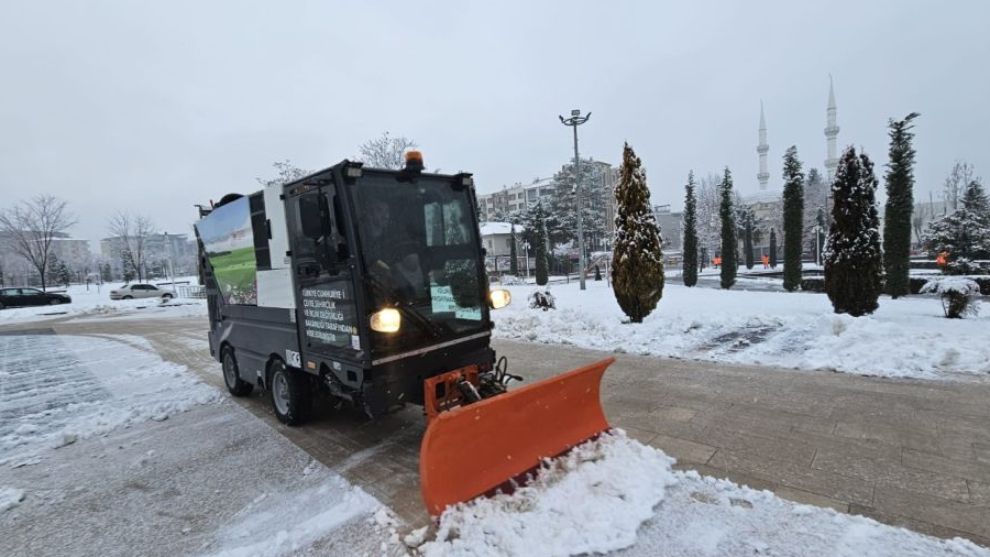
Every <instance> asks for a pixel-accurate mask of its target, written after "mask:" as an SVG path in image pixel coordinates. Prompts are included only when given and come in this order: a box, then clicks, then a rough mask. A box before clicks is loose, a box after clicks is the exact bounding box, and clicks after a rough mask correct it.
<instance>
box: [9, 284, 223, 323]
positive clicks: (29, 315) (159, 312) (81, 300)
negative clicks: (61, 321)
mask: <svg viewBox="0 0 990 557" xmlns="http://www.w3.org/2000/svg"><path fill="white" fill-rule="evenodd" d="M177 280H179V279H177ZM119 286H120V284H118V283H113V284H111V283H107V284H104V285H102V286H99V287H98V286H97V285H95V284H91V285H89V288H87V287H86V286H85V285H81V284H74V285H71V286H69V288H68V289H66V290H65V291H66V293H67V294H68V295H69V296H70V297H71V298H72V302H71V303H68V304H60V305H55V306H34V307H22V308H5V309H2V310H0V325H3V324H8V323H24V322H31V321H41V320H45V319H56V318H90V317H95V318H108V317H113V318H121V317H125V318H126V317H137V318H142V317H145V316H162V317H196V316H200V315H206V300H202V299H188V298H176V299H174V300H171V301H169V302H167V303H162V301H161V300H159V299H158V298H144V299H139V300H111V299H110V290H112V289H114V288H117V287H119ZM165 288H168V287H167V286H165ZM52 290H55V289H52ZM58 290H61V289H58Z"/></svg>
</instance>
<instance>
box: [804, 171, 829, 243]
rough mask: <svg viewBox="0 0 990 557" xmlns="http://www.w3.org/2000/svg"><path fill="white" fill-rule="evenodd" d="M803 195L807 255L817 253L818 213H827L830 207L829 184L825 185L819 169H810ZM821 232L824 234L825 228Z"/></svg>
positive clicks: (805, 180)
mask: <svg viewBox="0 0 990 557" xmlns="http://www.w3.org/2000/svg"><path fill="white" fill-rule="evenodd" d="M803 193H804V195H803V196H802V198H803V199H804V203H803V204H802V205H803V208H804V210H803V211H802V213H801V214H802V217H803V218H802V220H803V221H804V226H803V230H804V232H803V234H804V239H803V242H804V251H805V252H806V253H815V242H816V241H819V234H820V233H819V232H816V231H815V227H816V226H819V222H818V211H823V212H824V211H825V207H826V206H827V205H828V203H826V201H827V198H828V193H829V192H828V184H826V183H825V179H824V178H823V177H822V174H821V172H819V171H818V169H817V168H810V169H808V173H807V175H806V176H805V179H804V192H803ZM821 230H822V232H824V230H825V229H824V227H823V228H821ZM819 247H820V246H819Z"/></svg>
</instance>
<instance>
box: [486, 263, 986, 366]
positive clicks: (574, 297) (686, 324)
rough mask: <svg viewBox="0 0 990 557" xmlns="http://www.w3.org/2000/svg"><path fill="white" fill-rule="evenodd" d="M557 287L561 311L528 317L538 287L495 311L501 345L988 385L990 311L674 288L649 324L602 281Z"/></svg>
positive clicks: (918, 299) (917, 302)
mask: <svg viewBox="0 0 990 557" xmlns="http://www.w3.org/2000/svg"><path fill="white" fill-rule="evenodd" d="M587 285H588V290H586V291H584V292H581V291H580V290H579V289H578V285H577V284H576V283H572V284H558V285H551V286H550V292H551V293H553V295H554V296H555V297H556V299H557V309H556V310H551V311H546V312H544V311H539V310H534V309H530V308H529V307H528V304H527V297H528V295H529V293H530V292H532V291H533V290H534V287H532V286H523V285H519V286H508V287H507V288H508V289H509V290H510V291H511V292H512V298H513V302H512V304H511V305H509V306H508V307H507V308H504V309H500V310H497V311H494V312H493V317H494V320H495V325H496V327H495V334H496V336H497V337H502V338H510V339H520V340H527V341H532V342H539V343H548V344H573V345H576V346H581V347H584V348H594V349H600V350H608V351H620V352H628V353H633V354H643V355H656V356H666V357H675V358H687V359H699V360H711V361H726V362H735V363H743V364H764V365H773V366H782V367H788V368H796V369H821V370H835V371H842V372H848V373H856V374H862V375H880V376H888V377H915V378H923V379H946V378H952V379H976V378H990V341H988V338H990V337H988V336H987V331H988V325H990V311H984V312H983V314H982V315H980V316H978V317H973V318H968V319H945V318H944V317H943V314H942V307H941V304H940V302H939V300H938V299H937V298H934V297H930V296H910V297H905V298H899V299H897V300H891V299H890V298H888V297H886V296H884V297H882V298H881V299H880V309H879V310H878V311H877V312H876V313H875V314H874V315H872V316H866V317H859V318H854V317H850V316H848V315H837V314H835V313H833V312H832V307H831V305H830V304H829V301H828V298H827V297H826V296H825V295H824V294H811V293H786V292H751V291H740V290H728V291H726V290H716V289H710V288H686V287H684V286H682V285H679V284H669V283H668V284H667V285H666V287H665V288H664V294H663V299H661V300H660V303H659V305H658V307H657V309H656V310H654V312H653V313H652V314H650V315H649V316H648V317H647V318H646V319H645V320H644V321H643V323H641V324H624V323H623V322H624V320H625V316H624V314H623V313H622V310H621V309H620V308H619V306H618V304H617V303H616V301H615V297H614V295H613V293H612V290H611V289H610V288H609V287H608V286H607V285H606V283H605V282H604V281H600V282H598V281H589V282H588V283H587Z"/></svg>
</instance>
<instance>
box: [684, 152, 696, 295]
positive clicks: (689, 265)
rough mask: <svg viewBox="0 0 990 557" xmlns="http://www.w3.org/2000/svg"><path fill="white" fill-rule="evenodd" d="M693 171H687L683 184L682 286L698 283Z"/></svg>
mask: <svg viewBox="0 0 990 557" xmlns="http://www.w3.org/2000/svg"><path fill="white" fill-rule="evenodd" d="M694 188H695V185H694V172H689V173H688V182H687V184H686V185H685V186H684V222H683V228H684V246H683V247H684V273H683V275H682V278H683V279H684V286H694V285H696V284H698V215H697V208H696V206H697V203H698V202H697V200H696V199H695V197H694Z"/></svg>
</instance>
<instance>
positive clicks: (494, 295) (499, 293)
mask: <svg viewBox="0 0 990 557" xmlns="http://www.w3.org/2000/svg"><path fill="white" fill-rule="evenodd" d="M488 299H489V300H490V301H491V303H492V308H493V309H499V308H504V307H505V306H507V305H509V303H510V302H512V294H510V293H509V291H508V290H505V289H502V288H497V289H495V290H492V291H491V292H489V293H488Z"/></svg>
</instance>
